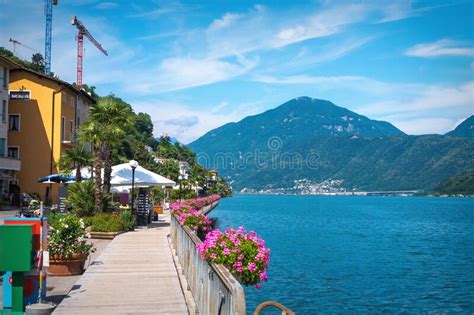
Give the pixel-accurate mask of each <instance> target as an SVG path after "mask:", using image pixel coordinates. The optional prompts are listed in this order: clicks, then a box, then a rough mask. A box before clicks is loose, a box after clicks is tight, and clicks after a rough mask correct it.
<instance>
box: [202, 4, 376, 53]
mask: <svg viewBox="0 0 474 315" xmlns="http://www.w3.org/2000/svg"><path fill="white" fill-rule="evenodd" d="M372 10H373V7H372V6H368V5H364V4H344V5H338V6H332V7H325V8H322V9H320V10H318V11H316V12H315V13H307V12H300V13H299V14H297V15H294V14H293V15H288V13H287V12H282V13H275V12H270V11H269V10H267V9H265V8H264V7H262V6H257V7H254V9H252V10H250V11H249V12H246V13H230V12H228V13H225V14H224V15H223V16H222V17H221V18H218V19H215V20H214V21H213V22H212V23H211V24H210V26H209V27H208V28H207V30H206V34H205V38H206V39H207V46H208V50H209V55H210V56H212V57H214V58H222V57H226V56H233V55H239V54H245V53H249V52H254V51H257V50H263V49H275V48H281V47H285V46H288V45H291V44H295V43H298V42H302V41H305V40H308V39H313V38H318V37H324V36H329V35H333V34H336V33H339V32H341V31H342V30H343V29H344V28H345V27H346V26H348V25H350V24H354V23H358V22H361V21H363V20H365V19H366V18H367V16H368V14H369V13H370V12H371V11H372Z"/></svg>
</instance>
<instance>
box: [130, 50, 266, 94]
mask: <svg viewBox="0 0 474 315" xmlns="http://www.w3.org/2000/svg"><path fill="white" fill-rule="evenodd" d="M256 64H257V61H256V60H248V59H244V58H239V59H238V60H237V61H236V62H227V61H222V60H216V59H194V58H168V59H165V60H163V61H162V62H161V64H160V65H159V66H158V67H157V68H155V69H151V70H149V71H148V72H147V71H144V72H142V73H141V74H140V76H139V79H138V80H136V81H135V82H131V84H129V85H128V86H127V89H129V90H130V91H133V92H136V93H142V94H159V93H162V92H168V91H175V90H181V89H186V88H191V87H196V86H201V85H206V84H211V83H215V82H220V81H225V80H229V79H232V78H235V77H237V76H240V75H243V74H245V73H247V72H248V71H250V70H251V69H253V68H254V67H255V66H256Z"/></svg>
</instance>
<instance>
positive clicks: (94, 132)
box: [79, 95, 133, 212]
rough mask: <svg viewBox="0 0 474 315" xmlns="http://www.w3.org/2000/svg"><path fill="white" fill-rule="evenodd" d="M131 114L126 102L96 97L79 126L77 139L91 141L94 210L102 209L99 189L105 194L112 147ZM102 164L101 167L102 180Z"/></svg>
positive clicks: (110, 96)
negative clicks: (86, 117)
mask: <svg viewBox="0 0 474 315" xmlns="http://www.w3.org/2000/svg"><path fill="white" fill-rule="evenodd" d="M132 117H133V116H132V109H131V108H130V106H129V105H128V104H126V103H124V102H123V101H122V100H120V99H118V98H116V97H114V96H113V95H109V96H107V97H103V98H100V99H99V101H98V102H97V104H94V105H93V106H91V107H90V109H89V119H88V120H87V121H86V122H85V123H84V124H83V125H82V126H81V129H80V132H79V136H80V138H81V139H82V141H84V142H89V143H91V144H92V153H93V155H94V174H95V176H94V195H95V205H96V211H98V212H101V211H102V209H103V208H104V204H103V203H102V199H103V198H102V197H103V194H102V192H104V193H106V194H108V193H109V192H110V179H111V174H112V148H113V146H114V145H116V144H118V143H120V141H121V140H122V138H123V136H124V134H125V129H126V128H127V127H128V126H129V125H130V123H131V119H132ZM102 167H103V168H104V181H103V182H102V176H101V173H102ZM102 183H103V185H102Z"/></svg>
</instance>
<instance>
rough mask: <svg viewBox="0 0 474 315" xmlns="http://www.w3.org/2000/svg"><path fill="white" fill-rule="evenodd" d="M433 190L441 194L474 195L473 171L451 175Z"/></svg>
mask: <svg viewBox="0 0 474 315" xmlns="http://www.w3.org/2000/svg"><path fill="white" fill-rule="evenodd" d="M434 190H435V192H437V193H438V194H442V195H458V194H463V195H474V171H470V172H467V173H464V174H461V175H457V176H451V177H449V178H448V179H446V180H444V181H442V182H441V183H440V184H439V185H438V186H436V187H435V189H434Z"/></svg>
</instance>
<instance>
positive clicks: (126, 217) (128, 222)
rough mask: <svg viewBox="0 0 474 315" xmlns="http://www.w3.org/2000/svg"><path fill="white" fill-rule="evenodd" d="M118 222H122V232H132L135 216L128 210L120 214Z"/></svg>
mask: <svg viewBox="0 0 474 315" xmlns="http://www.w3.org/2000/svg"><path fill="white" fill-rule="evenodd" d="M120 221H121V222H122V228H123V230H124V231H133V229H134V228H135V216H134V215H133V214H132V211H130V210H123V211H122V212H121V213H120Z"/></svg>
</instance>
